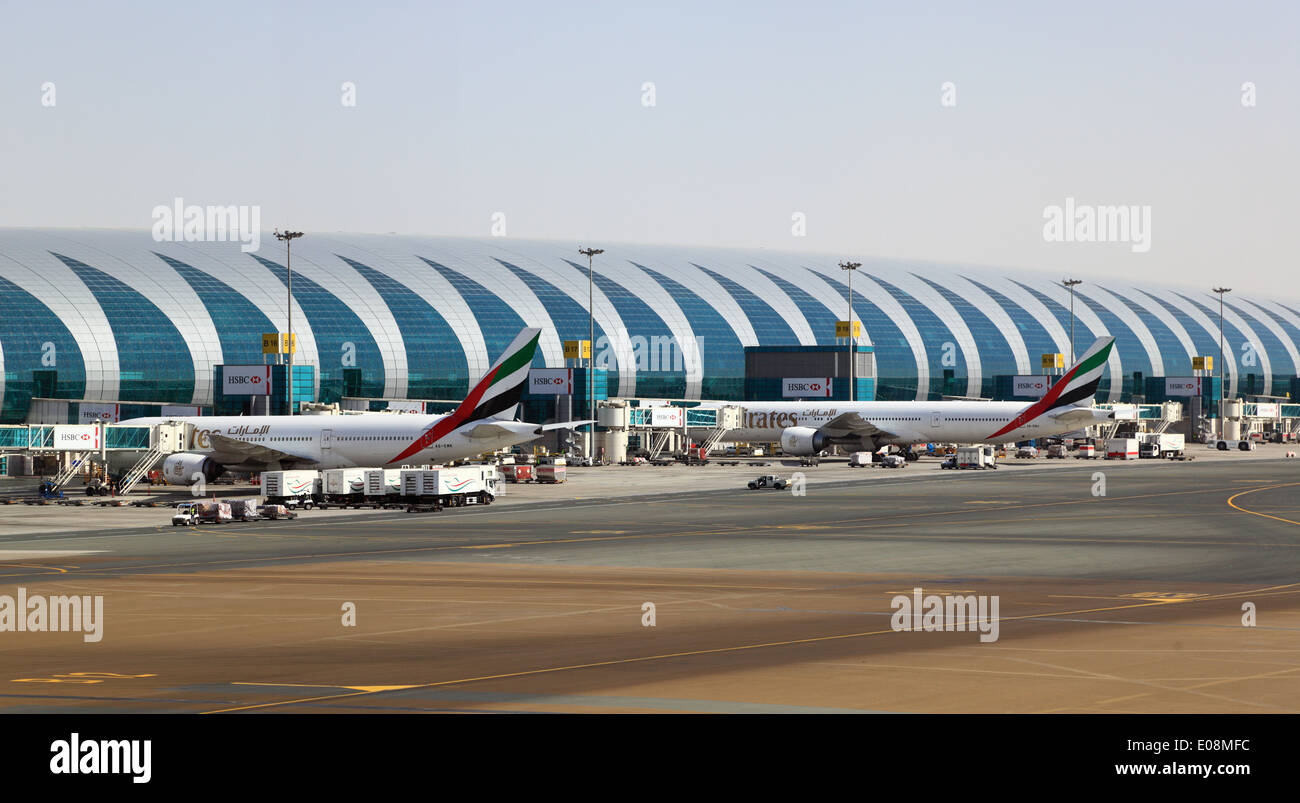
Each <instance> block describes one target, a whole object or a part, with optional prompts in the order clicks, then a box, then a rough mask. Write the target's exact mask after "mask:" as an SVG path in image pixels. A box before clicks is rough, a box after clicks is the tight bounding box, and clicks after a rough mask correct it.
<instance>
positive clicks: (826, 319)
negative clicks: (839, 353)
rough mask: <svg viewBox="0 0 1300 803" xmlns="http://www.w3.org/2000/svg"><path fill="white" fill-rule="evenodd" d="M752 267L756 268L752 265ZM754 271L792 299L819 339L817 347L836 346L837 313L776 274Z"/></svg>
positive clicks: (814, 335)
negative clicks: (769, 280)
mask: <svg viewBox="0 0 1300 803" xmlns="http://www.w3.org/2000/svg"><path fill="white" fill-rule="evenodd" d="M750 267H754V266H752V265H751V266H750ZM754 270H756V271H758V272H759V273H761V274H763V275H764V276H766V277H767V278H769V279H771V280H772V284H775V285H776V286H777V287H779V288H781V292H783V293H785V294H786V295H788V296H789V297H790V300H791V301H793V302H794V303H795V306H797V307H798V308H799V311H800V312H802V313H803V316H804V318H805V319H807V321H808V326H809V327H811V328H812V332H813V337H815V338H816V339H817V345H819V346H833V345H835V322H836V321H838V320H839V318H837V317H835V313H833V312H831V311H830V310H829V309H827V308H826V305H825V304H823V303H821V302H820V301H818V300H817V299H815V298H813V297H812V295H811V294H810V293H809V292H808V291H806V290H804V289H803V288H802V287H800V286H799V285H797V284H795V283H794V282H790V281H786V280H785V279H783V278H781V277H780V276H777V275H776V274H775V273H769V272H768V271H765V270H763V269H762V268H759V267H754ZM845 306H846V307H847V306H848V302H845ZM791 342H793V341H791Z"/></svg>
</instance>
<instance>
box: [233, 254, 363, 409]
mask: <svg viewBox="0 0 1300 803" xmlns="http://www.w3.org/2000/svg"><path fill="white" fill-rule="evenodd" d="M251 256H252V257H253V259H256V260H257V261H258V262H260V263H262V265H263V266H264V267H265V268H266V269H267V270H268V271H270V272H271V275H272V276H274V277H275V278H276V279H278V280H279V281H280V286H281V287H286V286H287V285H288V283H289V278H288V275H287V274H286V272H285V268H284V266H283V265H278V264H276V263H274V262H272V261H270V260H269V259H263V258H262V257H260V256H258V255H257V254H252V255H251ZM293 300H294V301H297V302H298V306H299V307H301V308H302V311H303V313H305V314H306V316H307V325H308V326H310V327H311V331H312V334H313V335H314V336H315V338H316V353H317V354H318V355H319V360H320V394H319V400H320V401H322V402H325V403H326V404H331V403H333V402H337V401H338V400H339V399H342V398H343V397H344V396H376V397H378V396H383V395H384V362H383V359H382V358H381V357H380V354H379V346H378V345H376V344H375V339H374V337H373V336H371V334H370V330H369V329H367V328H366V325H365V324H364V323H362V322H361V318H360V317H358V316H357V314H356V313H355V312H353V311H352V308H351V307H349V306H348V305H347V304H344V303H343V301H342V299H340V298H339V297H338V296H336V295H334V294H333V293H331V292H329V291H328V290H326V289H325V288H324V287H321V286H320V285H319V284H317V283H316V282H314V281H312V280H311V279H308V278H307V277H306V276H303V275H302V274H301V273H299V272H298V271H294V273H293ZM297 332H298V327H297V326H296V325H295V326H294V333H295V334H297ZM259 362H260V361H259ZM353 391H355V392H353Z"/></svg>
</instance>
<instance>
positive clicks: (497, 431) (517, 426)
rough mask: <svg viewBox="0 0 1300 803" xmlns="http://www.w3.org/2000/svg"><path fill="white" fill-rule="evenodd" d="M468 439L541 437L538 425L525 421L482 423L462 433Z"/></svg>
mask: <svg viewBox="0 0 1300 803" xmlns="http://www.w3.org/2000/svg"><path fill="white" fill-rule="evenodd" d="M462 434H464V435H465V437H467V438H499V437H501V436H502V435H516V436H524V435H541V434H542V430H541V428H540V427H539V426H537V425H536V424H528V423H525V422H523V421H481V422H479V423H477V424H474V425H473V426H470V427H469V428H468V429H465V430H463V431H462Z"/></svg>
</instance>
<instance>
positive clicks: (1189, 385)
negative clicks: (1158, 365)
mask: <svg viewBox="0 0 1300 803" xmlns="http://www.w3.org/2000/svg"><path fill="white" fill-rule="evenodd" d="M1165 395H1166V396H1199V395H1201V378H1200V377H1199V376H1167V377H1165Z"/></svg>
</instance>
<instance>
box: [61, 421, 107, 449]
mask: <svg viewBox="0 0 1300 803" xmlns="http://www.w3.org/2000/svg"><path fill="white" fill-rule="evenodd" d="M54 448H55V449H60V450H62V451H66V452H88V451H91V450H92V449H98V448H99V427H95V426H89V427H86V426H67V427H62V426H60V427H55V428H54Z"/></svg>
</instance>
